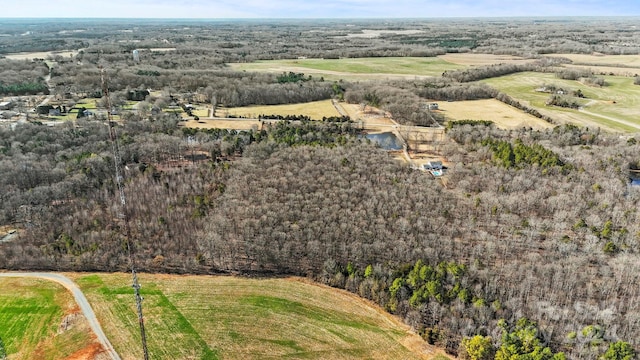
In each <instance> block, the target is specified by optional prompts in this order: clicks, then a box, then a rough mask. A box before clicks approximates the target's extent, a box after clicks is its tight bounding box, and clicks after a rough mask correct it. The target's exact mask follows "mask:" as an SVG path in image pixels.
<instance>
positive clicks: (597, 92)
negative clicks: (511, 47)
mask: <svg viewBox="0 0 640 360" xmlns="http://www.w3.org/2000/svg"><path fill="white" fill-rule="evenodd" d="M604 79H605V81H606V83H607V86H604V87H600V88H598V87H591V86H587V85H584V84H582V83H580V82H578V81H571V80H562V79H559V78H556V76H555V75H554V74H543V73H536V72H524V73H518V74H512V75H507V76H501V77H497V78H492V79H487V80H483V82H486V83H487V84H489V85H491V86H493V87H495V88H497V89H498V90H500V91H502V92H504V93H506V94H508V95H509V96H511V97H513V98H515V99H517V100H519V101H522V102H525V103H526V104H528V105H530V106H532V107H534V108H537V109H538V110H540V111H541V112H543V113H545V114H549V115H550V116H551V117H553V118H558V119H560V120H567V121H571V122H579V123H581V124H582V125H586V126H593V125H596V126H603V127H605V128H608V129H610V130H614V131H623V132H629V131H633V132H636V131H638V130H639V129H640V119H639V115H640V109H639V105H640V91H639V90H640V86H638V85H634V84H633V78H629V77H621V76H604ZM545 84H554V85H557V86H560V87H563V88H565V89H567V90H578V89H580V90H581V91H582V92H583V93H584V95H585V98H584V99H579V98H575V99H576V101H577V102H579V103H580V104H581V106H582V107H583V110H584V111H579V110H573V109H566V108H560V107H555V106H546V105H545V102H546V101H547V99H548V98H549V96H550V94H548V93H544V92H538V91H536V89H537V88H539V87H542V86H543V85H545ZM587 112H588V113H587Z"/></svg>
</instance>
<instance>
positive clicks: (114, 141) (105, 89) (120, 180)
mask: <svg viewBox="0 0 640 360" xmlns="http://www.w3.org/2000/svg"><path fill="white" fill-rule="evenodd" d="M100 80H101V82H102V96H104V98H105V106H106V108H107V126H108V127H109V140H110V142H111V150H112V152H113V163H114V169H115V176H116V188H117V193H118V196H119V197H120V210H121V212H120V213H118V217H119V218H121V219H122V221H123V223H124V229H125V240H126V244H127V252H128V253H129V254H128V255H129V264H130V265H131V277H132V279H133V284H132V287H133V292H134V295H135V299H136V310H137V312H138V323H139V324H140V339H141V342H142V351H143V354H144V360H149V351H148V350H147V334H146V331H145V328H144V317H143V316H142V300H143V298H142V296H140V283H139V282H138V274H137V273H136V262H135V257H134V255H133V254H134V252H133V244H132V242H131V228H130V227H129V216H128V213H127V206H126V205H127V199H126V197H125V193H124V173H123V172H122V168H121V167H120V163H121V158H120V147H119V145H118V137H117V134H116V128H115V123H114V122H113V115H112V114H111V111H112V110H111V99H110V98H109V86H108V83H107V74H106V70H105V69H104V67H102V66H100Z"/></svg>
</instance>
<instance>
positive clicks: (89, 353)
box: [65, 343, 109, 360]
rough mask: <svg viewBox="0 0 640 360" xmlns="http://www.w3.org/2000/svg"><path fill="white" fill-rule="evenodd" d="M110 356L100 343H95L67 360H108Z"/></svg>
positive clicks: (66, 359)
mask: <svg viewBox="0 0 640 360" xmlns="http://www.w3.org/2000/svg"><path fill="white" fill-rule="evenodd" d="M107 359H109V356H108V355H107V353H106V352H105V351H104V349H103V348H102V346H100V344H98V343H93V344H91V345H89V346H87V347H85V348H84V349H80V350H78V351H76V352H75V353H73V354H71V355H69V356H68V357H66V358H65V360H107Z"/></svg>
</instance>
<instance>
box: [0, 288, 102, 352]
mask: <svg viewBox="0 0 640 360" xmlns="http://www.w3.org/2000/svg"><path fill="white" fill-rule="evenodd" d="M0 324H1V325H0V338H2V340H3V342H4V345H5V348H6V352H7V355H8V358H9V359H12V360H17V359H25V360H27V359H45V360H47V359H51V360H55V359H76V358H77V357H76V356H77V355H79V354H80V353H86V352H87V351H89V350H90V351H91V352H92V353H93V354H97V353H99V352H102V348H101V347H100V345H99V344H98V343H97V341H96V340H95V336H94V335H93V333H92V332H91V329H90V328H89V324H88V322H87V321H86V319H85V318H84V316H82V314H81V312H80V309H79V308H78V307H77V305H76V303H75V300H74V299H73V295H71V293H70V292H69V291H67V290H66V289H65V288H64V287H63V286H62V285H59V284H57V283H54V282H51V281H49V280H41V279H31V278H1V279H0Z"/></svg>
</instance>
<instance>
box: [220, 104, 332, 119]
mask: <svg viewBox="0 0 640 360" xmlns="http://www.w3.org/2000/svg"><path fill="white" fill-rule="evenodd" d="M230 115H232V116H244V117H247V118H252V119H257V118H258V116H260V115H282V116H287V115H306V116H309V117H310V118H311V119H313V120H321V119H322V118H323V117H331V116H340V114H339V113H338V111H337V110H336V108H335V107H334V106H333V105H332V104H331V100H321V101H313V102H308V103H300V104H285V105H261V106H260V105H256V106H244V107H236V108H218V109H216V116H219V117H229V116H230Z"/></svg>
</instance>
